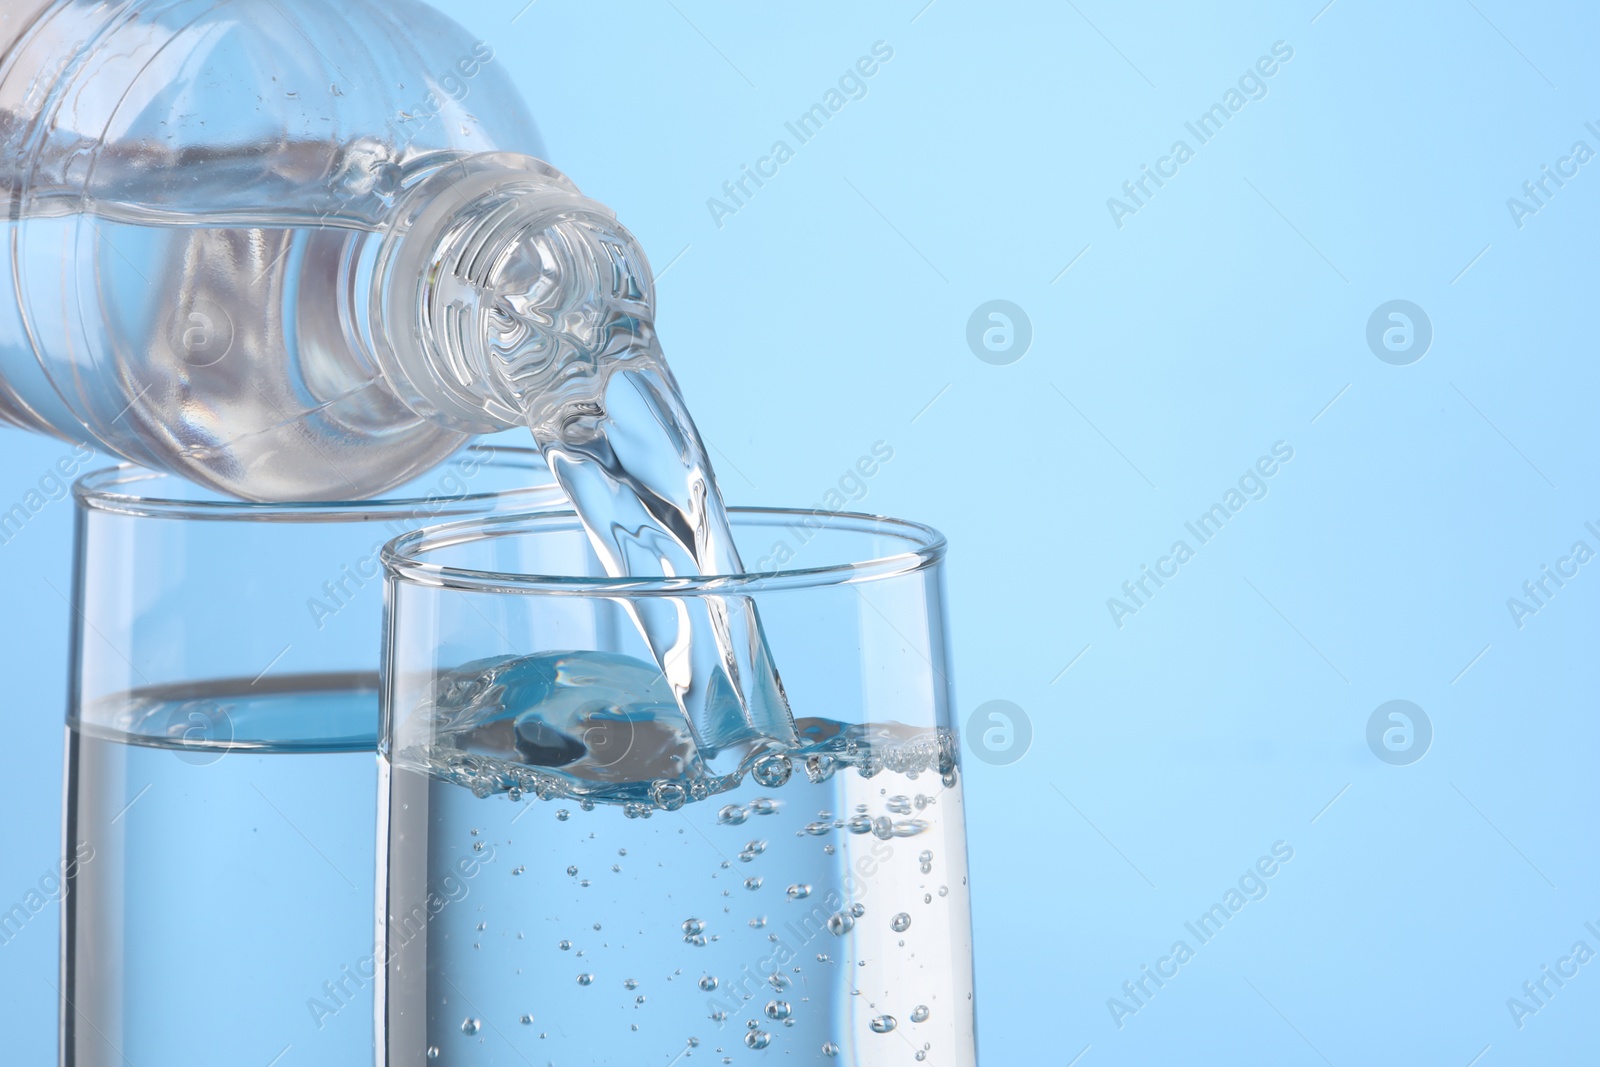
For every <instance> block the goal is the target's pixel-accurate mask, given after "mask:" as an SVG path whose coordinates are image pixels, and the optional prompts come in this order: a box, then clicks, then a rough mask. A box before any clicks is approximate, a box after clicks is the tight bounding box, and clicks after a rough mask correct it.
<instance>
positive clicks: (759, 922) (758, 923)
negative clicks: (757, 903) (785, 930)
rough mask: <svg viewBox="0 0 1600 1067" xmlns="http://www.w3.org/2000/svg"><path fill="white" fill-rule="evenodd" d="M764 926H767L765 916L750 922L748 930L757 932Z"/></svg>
mask: <svg viewBox="0 0 1600 1067" xmlns="http://www.w3.org/2000/svg"><path fill="white" fill-rule="evenodd" d="M765 925H767V917H766V916H765V915H760V916H757V917H756V918H754V919H751V920H750V929H752V930H759V929H761V928H762V927H763V926H765Z"/></svg>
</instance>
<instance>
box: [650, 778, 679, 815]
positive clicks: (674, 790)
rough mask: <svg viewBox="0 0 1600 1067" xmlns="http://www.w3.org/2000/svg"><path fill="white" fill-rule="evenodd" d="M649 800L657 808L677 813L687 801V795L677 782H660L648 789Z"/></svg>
mask: <svg viewBox="0 0 1600 1067" xmlns="http://www.w3.org/2000/svg"><path fill="white" fill-rule="evenodd" d="M650 799H651V800H652V801H654V802H655V805H656V807H658V808H662V809H664V810H666V811H677V810H678V809H679V808H681V807H683V805H684V803H685V802H686V801H688V799H689V794H688V792H687V791H685V789H684V788H683V786H681V785H679V784H678V783H677V782H668V781H660V782H656V783H655V784H654V785H652V786H651V787H650Z"/></svg>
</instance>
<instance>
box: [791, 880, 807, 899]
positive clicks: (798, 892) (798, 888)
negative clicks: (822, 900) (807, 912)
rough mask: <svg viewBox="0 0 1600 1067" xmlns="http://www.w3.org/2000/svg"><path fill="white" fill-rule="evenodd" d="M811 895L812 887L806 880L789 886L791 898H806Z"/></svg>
mask: <svg viewBox="0 0 1600 1067" xmlns="http://www.w3.org/2000/svg"><path fill="white" fill-rule="evenodd" d="M810 895H811V887H810V886H809V885H807V884H806V883H804V882H801V883H799V884H798V885H792V886H790V887H789V899H790V900H804V899H805V898H806V897H809V896H810Z"/></svg>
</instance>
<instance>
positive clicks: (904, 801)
mask: <svg viewBox="0 0 1600 1067" xmlns="http://www.w3.org/2000/svg"><path fill="white" fill-rule="evenodd" d="M884 807H886V808H888V809H889V810H890V811H892V812H894V813H895V814H896V815H910V814H911V798H910V797H908V796H901V795H899V794H896V795H895V796H892V797H890V798H889V800H888V802H887V803H886V804H885V805H884Z"/></svg>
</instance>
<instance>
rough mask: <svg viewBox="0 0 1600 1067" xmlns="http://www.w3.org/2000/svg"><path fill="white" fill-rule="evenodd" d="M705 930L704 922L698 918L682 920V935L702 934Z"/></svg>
mask: <svg viewBox="0 0 1600 1067" xmlns="http://www.w3.org/2000/svg"><path fill="white" fill-rule="evenodd" d="M705 932H706V924H705V923H703V922H701V921H700V920H699V919H685V920H683V936H684V937H693V936H694V935H695V934H703V933H705Z"/></svg>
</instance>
